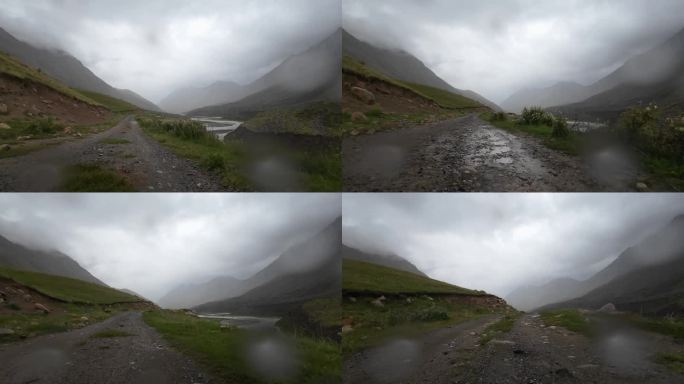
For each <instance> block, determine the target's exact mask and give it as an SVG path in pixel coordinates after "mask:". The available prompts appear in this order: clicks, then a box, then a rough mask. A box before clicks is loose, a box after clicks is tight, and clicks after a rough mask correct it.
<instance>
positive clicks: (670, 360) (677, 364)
mask: <svg viewBox="0 0 684 384" xmlns="http://www.w3.org/2000/svg"><path fill="white" fill-rule="evenodd" d="M656 362H657V363H659V364H663V365H664V366H666V367H667V368H669V369H670V370H672V371H673V372H677V373H681V374H684V353H659V354H658V355H657V356H656Z"/></svg>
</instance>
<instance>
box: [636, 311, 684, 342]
mask: <svg viewBox="0 0 684 384" xmlns="http://www.w3.org/2000/svg"><path fill="white" fill-rule="evenodd" d="M627 320H628V321H629V322H631V323H632V324H634V325H636V326H637V327H639V328H641V329H645V330H647V331H651V332H655V333H660V334H662V335H667V336H672V337H673V338H674V339H675V340H676V341H677V342H684V320H683V319H676V318H655V317H645V316H638V315H631V316H628V317H627Z"/></svg>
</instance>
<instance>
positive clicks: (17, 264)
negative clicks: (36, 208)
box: [0, 236, 106, 286]
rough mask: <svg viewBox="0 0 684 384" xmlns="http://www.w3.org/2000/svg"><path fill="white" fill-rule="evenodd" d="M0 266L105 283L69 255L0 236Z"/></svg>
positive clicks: (100, 283)
mask: <svg viewBox="0 0 684 384" xmlns="http://www.w3.org/2000/svg"><path fill="white" fill-rule="evenodd" d="M0 266H4V267H8V268H12V269H20V270H26V271H32V272H39V273H45V274H49V275H57V276H64V277H71V278H73V279H79V280H83V281H87V282H89V283H95V284H99V285H105V286H106V284H105V283H103V282H102V281H100V280H98V279H97V278H96V277H95V276H93V275H91V274H90V272H88V271H86V270H85V269H84V268H83V267H81V266H80V265H79V264H78V263H77V262H76V261H74V260H73V259H72V258H71V257H69V256H67V255H65V254H63V253H61V252H57V251H51V252H45V251H37V250H32V249H29V248H27V247H24V246H23V245H19V244H16V243H13V242H11V241H9V240H8V239H6V238H5V237H2V236H0Z"/></svg>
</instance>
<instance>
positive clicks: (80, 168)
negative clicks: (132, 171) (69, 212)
mask: <svg viewBox="0 0 684 384" xmlns="http://www.w3.org/2000/svg"><path fill="white" fill-rule="evenodd" d="M58 189H59V190H60V191H64V192H134V191H135V188H133V185H132V184H131V183H130V182H129V181H128V179H126V178H125V177H123V176H121V175H119V174H118V173H116V172H115V171H113V170H110V169H107V168H104V167H102V166H100V165H97V164H77V165H73V166H70V167H67V168H66V169H65V170H64V175H63V182H62V184H61V185H60V187H59V188H58Z"/></svg>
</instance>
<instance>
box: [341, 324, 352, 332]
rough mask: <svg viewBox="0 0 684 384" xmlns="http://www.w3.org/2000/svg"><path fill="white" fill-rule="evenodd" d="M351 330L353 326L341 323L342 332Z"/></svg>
mask: <svg viewBox="0 0 684 384" xmlns="http://www.w3.org/2000/svg"><path fill="white" fill-rule="evenodd" d="M353 330H354V328H353V327H352V326H351V325H343V326H342V333H349V332H351V331H353Z"/></svg>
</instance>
